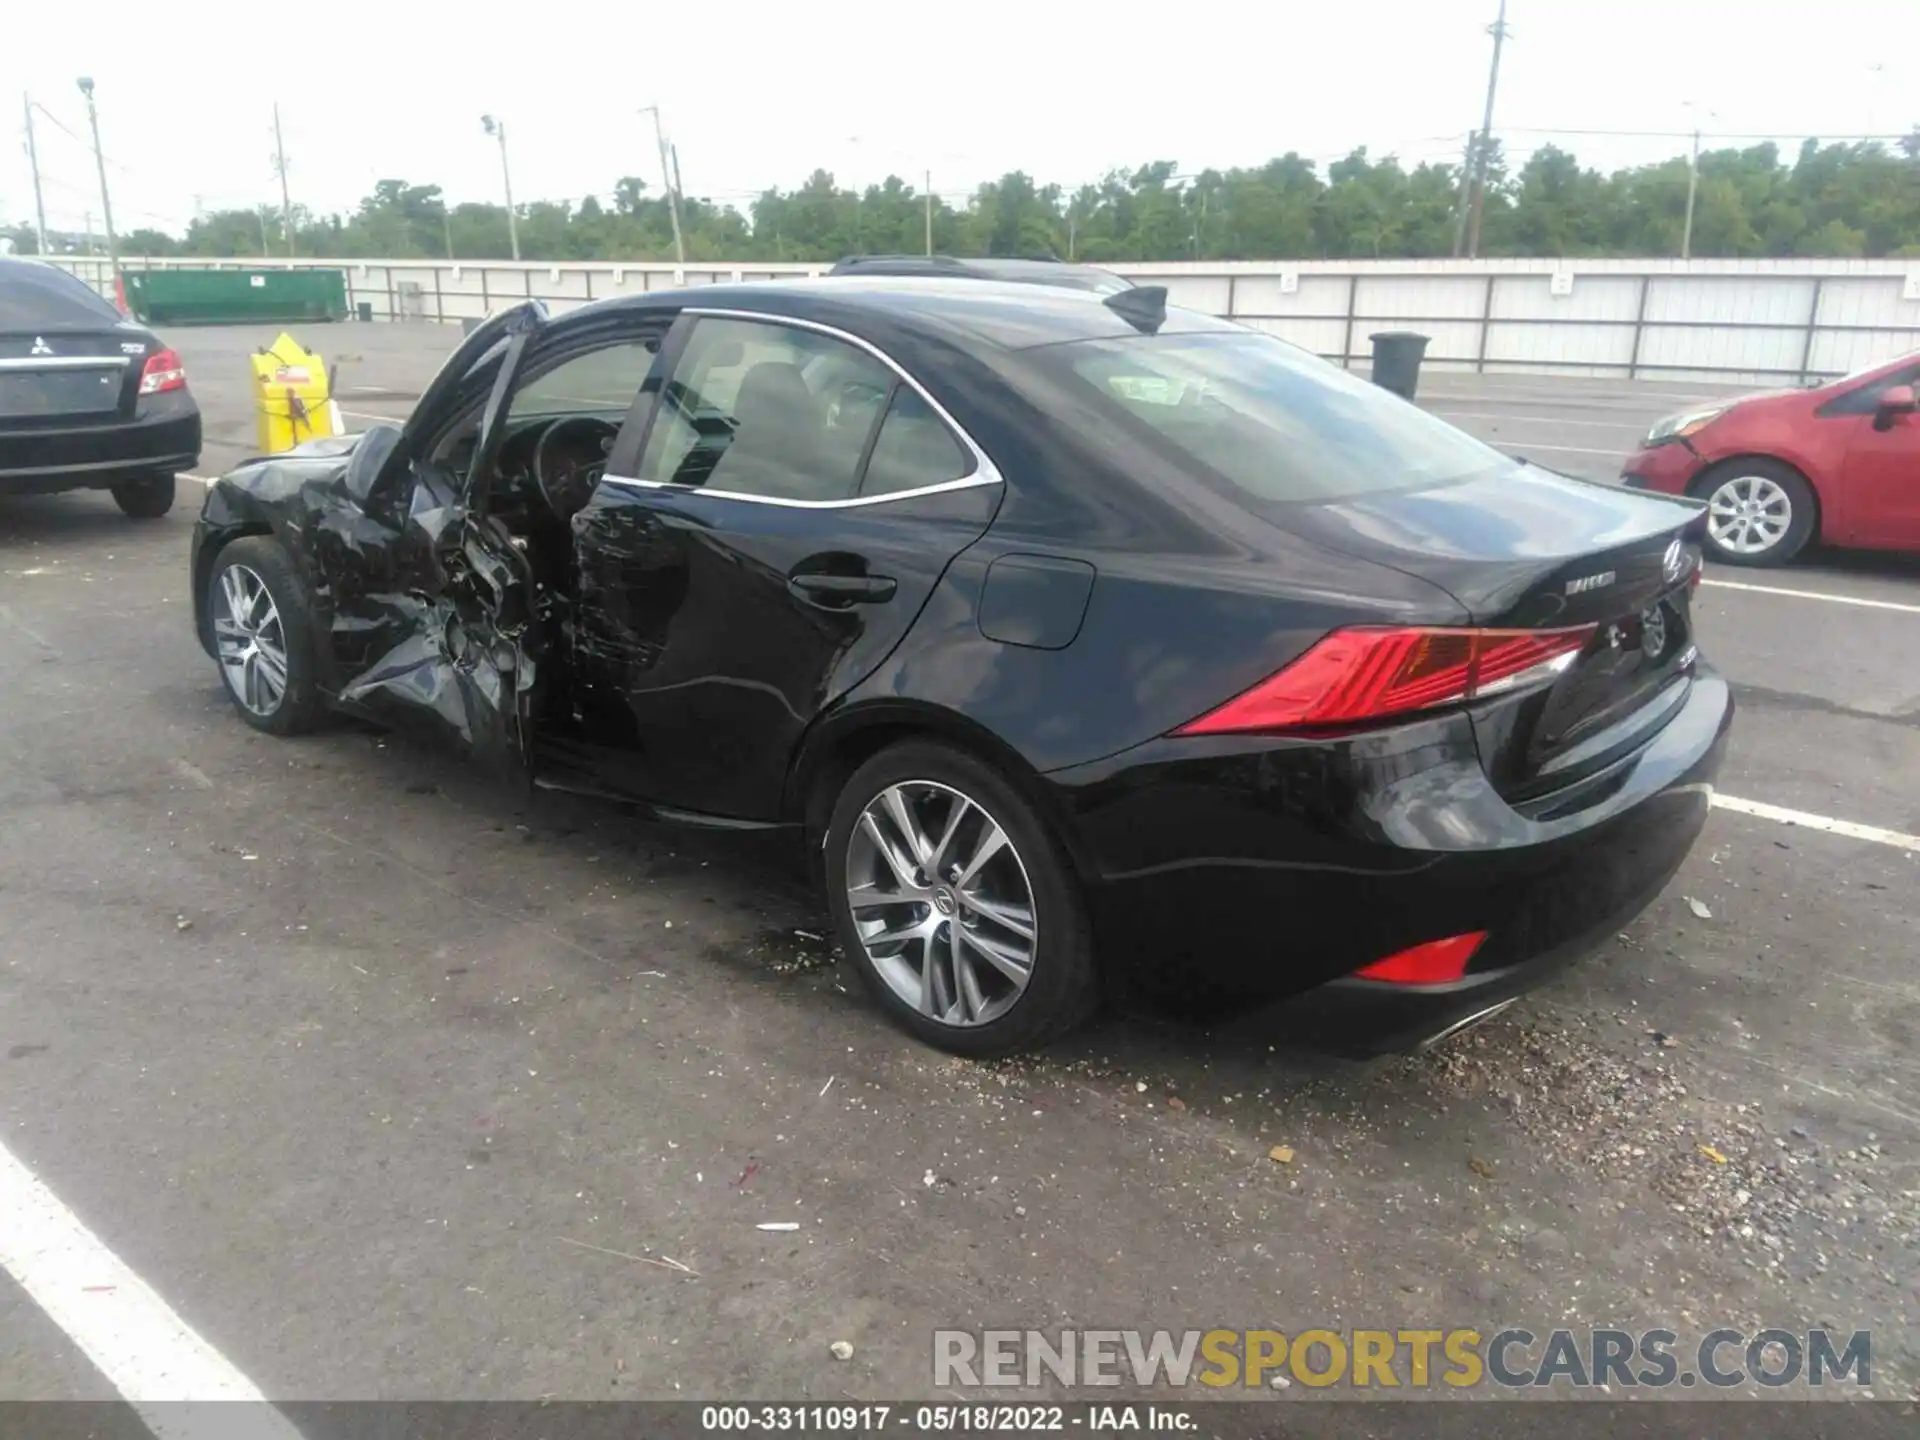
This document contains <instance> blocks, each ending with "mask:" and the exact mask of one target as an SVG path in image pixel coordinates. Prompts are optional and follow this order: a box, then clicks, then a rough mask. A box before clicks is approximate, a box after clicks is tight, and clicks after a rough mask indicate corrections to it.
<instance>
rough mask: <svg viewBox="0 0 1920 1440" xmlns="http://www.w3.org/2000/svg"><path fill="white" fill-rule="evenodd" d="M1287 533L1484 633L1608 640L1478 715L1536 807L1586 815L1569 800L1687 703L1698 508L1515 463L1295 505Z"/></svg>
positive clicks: (1508, 785) (1524, 798)
mask: <svg viewBox="0 0 1920 1440" xmlns="http://www.w3.org/2000/svg"><path fill="white" fill-rule="evenodd" d="M1281 523H1282V524H1284V525H1285V526H1286V527H1287V528H1289V529H1292V530H1294V531H1296V532H1297V533H1300V534H1302V535H1303V536H1305V537H1307V538H1310V539H1312V540H1314V541H1316V542H1317V543H1319V544H1322V545H1325V546H1328V547H1329V548H1332V549H1336V550H1340V551H1342V552H1344V553H1347V554H1350V555H1353V556H1355V557H1357V558H1362V559H1366V560H1372V561H1375V562H1377V563H1381V564H1386V565H1391V566H1393V567H1394V568H1395V569H1398V570H1401V571H1403V572H1405V573H1407V574H1410V575H1413V576H1416V577H1418V578H1419V579H1422V580H1426V581H1429V582H1431V583H1432V584H1435V585H1437V586H1439V587H1440V588H1441V589H1443V590H1445V591H1447V592H1448V593H1449V594H1450V595H1452V596H1453V597H1454V598H1455V599H1456V600H1458V601H1459V602H1460V604H1461V605H1462V606H1463V607H1464V608H1465V609H1466V611H1467V612H1468V614H1469V615H1471V616H1472V618H1473V623H1474V624H1476V625H1480V626H1485V627H1488V628H1490V629H1501V630H1537V629H1562V628H1567V627H1572V626H1592V627H1594V633H1593V635H1592V636H1591V637H1590V638H1589V640H1588V641H1587V643H1586V645H1585V647H1584V648H1583V649H1582V650H1581V651H1580V653H1579V655H1578V656H1577V657H1576V658H1575V660H1574V662H1573V663H1572V664H1571V665H1570V666H1569V667H1568V668H1567V669H1566V670H1565V671H1563V672H1562V673H1561V674H1560V675H1559V676H1557V677H1556V678H1555V679H1554V681H1553V683H1551V684H1550V685H1546V686H1544V687H1540V688H1534V689H1528V690H1524V691H1522V692H1520V693H1518V694H1515V695H1512V696H1501V697H1498V698H1495V699H1491V700H1487V701H1483V702H1481V703H1479V704H1477V705H1476V706H1475V707H1474V724H1475V729H1476V732H1477V734H1478V736H1479V740H1480V747H1481V755H1482V759H1483V760H1484V762H1485V764H1486V767H1487V772H1488V774H1489V775H1490V776H1491V777H1492V779H1493V780H1494V783H1495V784H1496V785H1497V786H1498V787H1499V789H1500V790H1501V792H1502V793H1503V794H1504V795H1506V796H1507V797H1508V798H1509V799H1510V800H1513V801H1514V802H1515V803H1516V804H1520V805H1521V806H1522V808H1529V809H1537V810H1539V811H1540V812H1541V813H1549V812H1552V813H1558V811H1559V810H1560V809H1562V808H1565V806H1566V805H1568V804H1571V803H1574V802H1573V800H1570V799H1569V796H1568V792H1569V790H1570V789H1572V788H1575V787H1582V788H1584V787H1585V786H1586V785H1587V784H1588V783H1589V782H1594V781H1595V780H1596V778H1597V777H1598V778H1604V772H1606V771H1607V770H1608V768H1609V767H1611V766H1612V765H1613V764H1614V762H1615V761H1617V760H1618V759H1620V758H1621V757H1622V756H1624V755H1626V754H1628V753H1630V752H1631V751H1633V750H1634V749H1636V748H1638V747H1639V746H1640V745H1641V744H1644V743H1645V741H1647V740H1648V739H1651V738H1652V736H1653V735H1654V734H1655V733H1657V732H1658V730H1659V729H1660V727H1661V726H1663V725H1664V724H1665V723H1666V721H1667V720H1669V719H1671V718H1672V715H1673V713H1674V712H1675V711H1676V710H1677V709H1678V707H1679V704H1680V702H1681V701H1682V700H1683V699H1684V697H1685V691H1686V686H1687V680H1688V676H1689V675H1690V673H1691V671H1692V668H1693V664H1694V661H1695V657H1696V651H1695V647H1694V642H1693V624H1692V606H1691V595H1692V588H1693V584H1694V582H1695V580H1696V579H1697V577H1698V574H1699V567H1700V543H1701V540H1702V538H1703V536H1704V533H1705V527H1706V521H1705V514H1704V511H1703V510H1702V509H1701V507H1700V506H1699V505H1697V504H1696V503H1694V502H1692V501H1685V500H1675V499H1672V498H1670V497H1666V496H1661V495H1649V494H1643V493H1641V492H1638V491H1630V490H1624V489H1620V488H1618V487H1615V486H1610V485H1600V484H1594V483H1591V482H1588V481H1583V480H1575V479H1572V478H1570V477H1567V476H1562V475H1558V474H1556V473H1554V472H1552V471H1547V470H1542V469H1540V468H1538V467H1536V466H1531V465H1520V464H1516V465H1514V466H1513V467H1512V468H1510V469H1508V468H1504V467H1503V468H1502V469H1500V470H1498V471H1496V472H1493V473H1490V474H1486V475H1482V476H1476V477H1474V478H1472V479H1469V480H1465V481H1462V482H1460V483H1458V484H1453V485H1445V486H1439V487H1435V488H1432V489H1426V490H1417V491H1402V492H1398V493H1376V494H1369V495H1362V496H1356V497H1353V498H1350V499H1345V500H1339V501H1334V502H1330V503H1323V504H1314V505H1300V506H1293V507H1289V513H1288V514H1287V515H1286V516H1285V518H1284V519H1283V520H1282V521H1281ZM1580 798H1584V796H1581V797H1575V799H1580ZM1596 798H1597V797H1596Z"/></svg>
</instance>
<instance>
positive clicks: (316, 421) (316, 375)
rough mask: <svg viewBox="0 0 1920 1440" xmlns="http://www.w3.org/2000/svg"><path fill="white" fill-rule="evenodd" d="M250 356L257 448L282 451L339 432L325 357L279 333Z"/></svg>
mask: <svg viewBox="0 0 1920 1440" xmlns="http://www.w3.org/2000/svg"><path fill="white" fill-rule="evenodd" d="M251 358H252V360H253V405H254V412H255V414H256V415H257V417H258V420H259V437H260V453H261V454H262V455H278V454H279V453H280V452H281V451H283V450H291V449H292V448H293V447H294V446H296V445H300V444H304V443H305V442H306V441H308V440H317V439H319V438H321V437H322V436H325V435H338V434H340V433H341V431H342V428H343V427H342V426H341V424H340V409H339V407H338V406H337V405H335V404H334V401H333V377H332V376H331V375H329V374H328V373H327V366H326V362H325V361H324V360H322V359H321V358H320V357H319V356H318V355H315V354H314V353H313V352H312V351H311V350H307V349H305V348H304V347H302V346H301V344H300V342H299V341H298V340H295V339H294V338H293V336H291V335H282V336H281V337H280V338H279V339H278V340H276V341H274V342H273V344H272V345H270V346H268V347H267V348H266V349H265V350H261V351H259V352H257V353H256V354H255V355H253V356H252V357H251Z"/></svg>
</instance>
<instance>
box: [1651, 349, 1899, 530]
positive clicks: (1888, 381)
mask: <svg viewBox="0 0 1920 1440" xmlns="http://www.w3.org/2000/svg"><path fill="white" fill-rule="evenodd" d="M1916 384H1920V351H1916V352H1914V353H1913V354H1911V355H1906V356H1903V357H1902V358H1901V359H1898V360H1892V361H1888V362H1886V363H1884V364H1880V365H1876V366H1874V367H1873V368H1872V369H1868V370H1860V371H1856V372H1855V373H1854V374H1852V375H1849V376H1847V377H1846V378H1845V379H1841V380H1835V381H1833V382H1832V383H1831V384H1827V385H1821V386H1818V387H1817V388H1815V389H1811V390H1780V391H1768V392H1766V393H1763V394H1758V395H1745V396H1739V397H1736V398H1734V399H1731V400H1726V401H1723V402H1721V403H1719V404H1715V405H1704V406H1701V407H1699V408H1697V409H1693V410H1686V411H1682V412H1681V413H1680V414H1678V415H1669V416H1668V417H1667V418H1666V419H1664V420H1662V421H1660V422H1659V423H1658V424H1657V425H1655V426H1654V427H1653V429H1652V430H1650V431H1648V432H1647V438H1646V439H1645V440H1644V441H1642V442H1641V445H1640V449H1639V451H1638V452H1637V453H1635V454H1634V455H1632V456H1631V457H1629V459H1628V460H1627V463H1626V468H1625V471H1624V473H1623V474H1622V475H1621V477H1620V479H1621V482H1622V483H1623V484H1626V485H1631V486H1634V487H1636V488H1638V489H1642V490H1662V491H1665V492H1666V493H1667V494H1669V495H1692V496H1694V497H1696V498H1697V499H1701V500H1704V501H1706V502H1707V512H1708V514H1707V553H1708V554H1709V555H1711V556H1712V557H1713V558H1714V559H1716V560H1724V561H1726V562H1728V563H1729V564H1732V565H1784V564H1785V563H1786V562H1787V561H1789V560H1791V559H1792V558H1793V557H1794V556H1795V555H1797V554H1798V553H1799V552H1800V550H1801V549H1802V548H1803V547H1804V546H1805V545H1806V544H1807V543H1808V542H1809V541H1813V540H1819V541H1822V542H1824V543H1826V544H1829V545H1851V546H1858V547H1860V548H1861V549H1867V550H1914V551H1920V415H1916V414H1915V405H1914V386H1915V385H1916Z"/></svg>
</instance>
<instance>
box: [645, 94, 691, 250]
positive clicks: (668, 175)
mask: <svg viewBox="0 0 1920 1440" xmlns="http://www.w3.org/2000/svg"><path fill="white" fill-rule="evenodd" d="M640 113H641V114H642V115H651V116H653V139H654V144H655V145H657V146H658V147H659V150H660V183H661V184H663V185H665V186H666V187H667V213H668V214H669V215H670V216H671V218H672V220H673V258H674V260H675V261H676V262H678V263H679V264H681V265H685V264H686V263H687V242H686V238H685V237H684V236H683V235H682V234H681V233H680V187H679V186H678V185H676V184H675V183H674V172H675V169H676V167H675V166H674V165H673V164H672V163H671V162H670V161H669V160H668V158H667V132H666V130H665V129H664V128H663V127H662V126H661V124H660V107H659V106H658V105H642V106H641V107H640Z"/></svg>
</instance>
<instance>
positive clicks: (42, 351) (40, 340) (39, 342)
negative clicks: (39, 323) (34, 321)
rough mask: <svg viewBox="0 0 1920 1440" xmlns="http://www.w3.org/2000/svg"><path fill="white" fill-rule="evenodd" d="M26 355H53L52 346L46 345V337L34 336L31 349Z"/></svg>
mask: <svg viewBox="0 0 1920 1440" xmlns="http://www.w3.org/2000/svg"><path fill="white" fill-rule="evenodd" d="M27 353H28V354H29V355H51V354H52V353H53V346H51V345H49V344H48V343H47V337H46V336H44V335H36V336H34V337H33V349H31V350H29V351H28V352H27Z"/></svg>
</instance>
